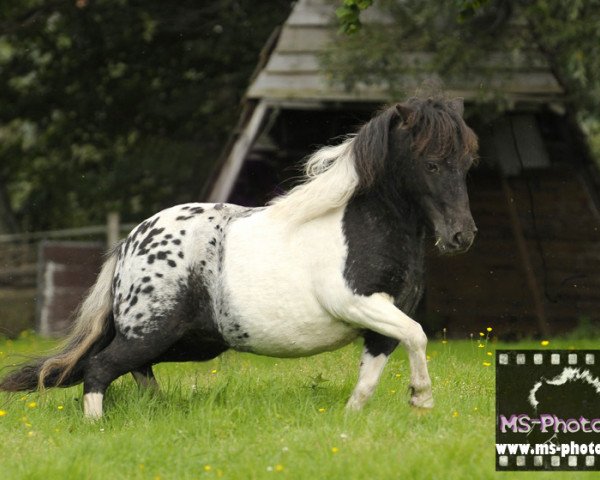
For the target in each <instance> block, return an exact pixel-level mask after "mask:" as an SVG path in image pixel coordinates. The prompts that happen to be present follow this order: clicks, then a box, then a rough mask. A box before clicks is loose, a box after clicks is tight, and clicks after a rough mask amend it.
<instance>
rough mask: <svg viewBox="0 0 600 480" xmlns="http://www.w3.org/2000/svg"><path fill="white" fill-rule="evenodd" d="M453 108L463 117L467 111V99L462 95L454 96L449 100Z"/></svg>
mask: <svg viewBox="0 0 600 480" xmlns="http://www.w3.org/2000/svg"><path fill="white" fill-rule="evenodd" d="M448 105H449V106H450V108H451V109H452V110H454V111H455V112H456V113H458V114H459V115H460V116H461V117H462V116H463V114H464V113H465V101H464V99H463V98H462V97H458V98H454V99H452V100H450V101H449V102H448Z"/></svg>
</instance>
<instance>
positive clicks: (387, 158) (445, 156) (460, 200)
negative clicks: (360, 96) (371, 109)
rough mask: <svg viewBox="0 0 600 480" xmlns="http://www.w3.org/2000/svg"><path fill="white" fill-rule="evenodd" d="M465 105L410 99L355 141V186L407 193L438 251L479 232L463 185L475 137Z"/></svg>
mask: <svg viewBox="0 0 600 480" xmlns="http://www.w3.org/2000/svg"><path fill="white" fill-rule="evenodd" d="M463 109H464V108H463V101H462V99H455V100H444V99H441V98H428V99H418V98H412V99H410V100H408V101H407V102H405V103H400V104H397V105H394V106H392V107H389V108H388V109H386V110H384V111H383V112H382V113H380V114H379V115H378V116H376V117H375V118H373V119H372V120H371V121H370V122H369V123H367V124H366V125H365V126H363V127H362V128H361V130H360V131H359V132H358V134H357V136H356V137H355V138H354V142H353V152H354V163H355V168H356V173H357V175H358V190H359V191H360V190H362V191H364V190H367V189H371V188H373V189H376V191H380V192H381V194H382V195H384V196H386V197H387V198H386V200H387V201H394V198H401V197H402V198H410V199H411V200H412V203H413V204H415V205H416V206H417V209H418V211H419V213H420V214H421V215H422V216H423V217H424V218H425V219H426V221H427V224H428V225H429V226H430V228H431V230H432V232H433V234H434V235H435V239H436V240H435V244H436V246H437V247H438V249H439V250H440V252H441V253H458V252H462V251H466V250H467V249H468V248H469V247H470V246H471V244H472V243H473V240H474V238H475V233H476V232H477V228H476V227H475V222H474V221H473V217H472V216H471V210H470V208H469V197H468V194H467V185H466V176H467V172H468V170H469V168H470V167H471V165H472V164H473V161H474V160H475V157H476V155H477V137H476V135H475V133H474V132H473V131H472V130H471V129H470V128H469V127H468V126H467V125H466V124H465V122H464V120H463V118H462V115H463Z"/></svg>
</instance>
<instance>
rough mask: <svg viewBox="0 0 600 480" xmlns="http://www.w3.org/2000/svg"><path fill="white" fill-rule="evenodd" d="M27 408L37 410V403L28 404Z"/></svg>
mask: <svg viewBox="0 0 600 480" xmlns="http://www.w3.org/2000/svg"><path fill="white" fill-rule="evenodd" d="M27 407H29V408H35V407H37V403H36V402H29V403H28V404H27Z"/></svg>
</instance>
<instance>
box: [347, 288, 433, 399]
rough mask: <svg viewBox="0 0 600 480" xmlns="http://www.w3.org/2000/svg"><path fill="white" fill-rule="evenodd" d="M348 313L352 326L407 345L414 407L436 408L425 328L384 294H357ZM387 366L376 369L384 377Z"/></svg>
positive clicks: (348, 319) (348, 307)
mask: <svg viewBox="0 0 600 480" xmlns="http://www.w3.org/2000/svg"><path fill="white" fill-rule="evenodd" d="M344 310H345V311H344V317H345V319H346V320H347V321H349V322H351V323H352V324H354V325H357V326H359V327H362V328H367V329H368V330H372V331H374V332H377V333H380V334H381V335H384V336H386V337H391V338H394V339H396V340H398V341H400V342H401V343H402V345H404V347H405V348H406V350H407V352H408V359H409V361H410V391H411V398H410V404H411V405H414V406H415V407H421V408H432V407H433V395H432V392H431V380H430V378H429V372H428V371H427V355H426V353H425V348H426V347H427V336H426V335H425V332H423V328H422V327H421V325H419V324H418V323H417V322H415V321H414V320H413V319H412V318H410V317H409V316H408V315H406V314H405V313H403V312H402V311H401V310H399V309H398V308H397V307H396V306H395V305H394V301H393V299H392V297H390V296H389V295H386V294H383V293H375V294H373V295H370V296H368V297H366V296H362V295H356V296H354V297H353V299H352V301H351V302H350V303H349V305H348V306H347V307H346V308H345V309H344ZM376 358H377V357H376ZM385 360H387V356H386V359H385ZM383 365H385V362H384V363H383ZM383 365H382V366H381V367H375V366H374V367H372V369H373V371H376V370H377V369H378V370H379V374H381V370H382V369H383ZM359 383H360V382H359Z"/></svg>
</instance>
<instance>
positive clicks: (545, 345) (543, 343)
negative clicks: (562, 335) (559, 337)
mask: <svg viewBox="0 0 600 480" xmlns="http://www.w3.org/2000/svg"><path fill="white" fill-rule="evenodd" d="M540 345H541V346H542V347H547V346H548V345H550V341H548V340H542V341H541V342H540Z"/></svg>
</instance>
